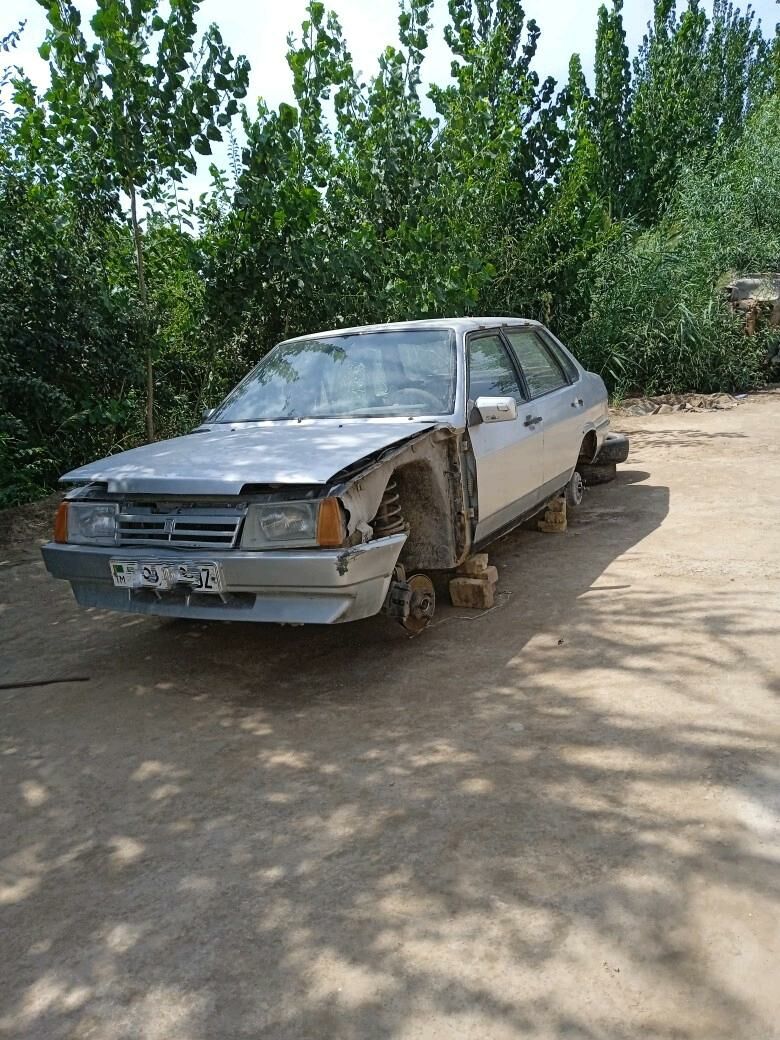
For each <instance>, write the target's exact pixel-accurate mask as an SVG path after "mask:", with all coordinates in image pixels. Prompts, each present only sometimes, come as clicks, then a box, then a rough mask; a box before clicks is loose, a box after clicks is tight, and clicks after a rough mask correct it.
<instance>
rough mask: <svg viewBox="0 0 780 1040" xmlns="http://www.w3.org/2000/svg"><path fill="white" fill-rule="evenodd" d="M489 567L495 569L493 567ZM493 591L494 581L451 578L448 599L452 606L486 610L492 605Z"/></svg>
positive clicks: (494, 589)
mask: <svg viewBox="0 0 780 1040" xmlns="http://www.w3.org/2000/svg"><path fill="white" fill-rule="evenodd" d="M489 569H490V570H491V571H495V570H496V568H495V567H491V568H489ZM496 577H498V572H497V571H496ZM495 592H496V583H495V581H487V580H486V579H484V578H453V579H452V580H451V581H450V599H451V600H452V605H453V606H454V607H470V608H472V609H474V610H487V609H489V608H490V607H492V606H493V605H494V602H495Z"/></svg>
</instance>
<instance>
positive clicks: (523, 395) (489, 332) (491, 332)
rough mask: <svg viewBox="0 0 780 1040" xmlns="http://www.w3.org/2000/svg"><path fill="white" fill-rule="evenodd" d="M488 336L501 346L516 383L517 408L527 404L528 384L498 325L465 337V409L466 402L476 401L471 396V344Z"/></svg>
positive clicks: (470, 333) (528, 399) (478, 330)
mask: <svg viewBox="0 0 780 1040" xmlns="http://www.w3.org/2000/svg"><path fill="white" fill-rule="evenodd" d="M488 336H490V337H493V338H496V339H498V341H499V343H500V344H501V346H502V347H503V349H504V354H505V356H506V359H507V361H508V362H509V367H510V369H511V370H512V372H513V373H514V376H515V382H516V383H517V390H518V393H519V394H520V400H519V401H517V405H518V407H519V406H520V405H521V404H528V402H529V401H530V397H529V396H528V384H527V383H526V381H525V376H524V375H523V373H522V371H521V370H520V367H519V366H518V364H517V360H516V358H515V356H514V353H513V352H512V349H511V347H510V346H509V342H508V340H507V338H506V336H505V335H504V334H503V327H502V326H500V325H497V326H495V327H494V328H492V329H477V330H476V331H475V332H469V333H467V335H466V403H467V407H468V402H471V403H472V404H473V402H474V401H476V398H475V397H472V396H471V344H472V343H474V342H476V341H477V340H479V339H486V338H487V337H488ZM506 396H510V395H506Z"/></svg>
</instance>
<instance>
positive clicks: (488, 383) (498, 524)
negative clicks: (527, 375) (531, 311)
mask: <svg viewBox="0 0 780 1040" xmlns="http://www.w3.org/2000/svg"><path fill="white" fill-rule="evenodd" d="M467 353H468V366H469V391H468V397H469V400H470V401H471V402H474V401H476V399H477V398H478V397H514V399H515V400H516V401H517V418H516V419H511V420H508V421H506V422H492V423H485V422H481V423H477V424H475V425H474V426H470V428H469V437H470V438H471V445H472V447H473V449H474V458H475V460H476V470H477V503H478V506H477V508H478V518H477V528H476V532H475V540H476V541H478V542H479V541H482V540H483V539H484V538H486V537H488V536H489V535H491V534H493V533H494V532H496V531H498V530H500V528H502V527H504V526H505V525H506V524H508V523H510V522H511V521H512V520H513V519H514V518H515V517H517V516H518V515H519V514H521V513H524V512H526V510H528V509H530V508H531V507H532V506H533V505H535V504H536V502H537V501H538V500H539V495H540V488H541V485H542V482H543V479H542V434H541V430H540V428H539V426H540V424H537V423H535V422H534V423H529V420H530V419H531V418H533V417H532V416H531V415H530V413H529V406H528V404H527V402H526V400H525V395H524V393H523V391H522V390H521V388H520V381H519V378H518V374H517V370H516V368H515V365H514V363H513V361H512V359H511V357H510V355H509V352H508V351H507V349H506V347H505V345H504V341H503V339H502V338H501V335H500V334H499V332H498V331H496V332H492V333H479V334H477V335H474V336H470V337H469V339H468V341H467ZM527 423H528V425H527Z"/></svg>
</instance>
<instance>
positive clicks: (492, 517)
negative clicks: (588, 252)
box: [43, 318, 609, 625]
mask: <svg viewBox="0 0 780 1040" xmlns="http://www.w3.org/2000/svg"><path fill="white" fill-rule="evenodd" d="M608 426H609V419H608V415H607V394H606V390H605V388H604V384H603V382H602V380H601V379H600V377H599V376H597V375H595V374H593V373H590V372H587V371H585V369H583V367H582V366H581V365H580V364H579V363H578V362H577V361H576V359H575V358H574V357H573V356H572V355H571V354H570V353H569V352H568V351H567V350H566V348H565V347H564V346H563V345H562V344H561V343H560V342H559V341H558V340H557V339H556V338H555V337H554V336H553V335H552V334H551V333H550V332H549V331H548V330H547V329H545V328H544V327H543V326H541V325H539V324H538V323H536V322H532V321H525V320H520V319H510V318H468V319H466V318H461V319H452V320H445V319H439V320H436V321H418V322H404V323H395V324H386V325H376V326H366V327H361V328H356V329H344V330H338V331H335V332H324V333H317V334H314V335H311V336H305V337H300V338H298V339H294V340H288V341H286V342H284V343H281V344H279V345H278V346H277V347H275V348H274V350H273V351H271V352H270V353H269V354H268V355H267V356H266V357H265V358H264V359H263V360H262V361H261V362H260V364H259V365H258V366H257V368H256V369H254V370H253V371H252V372H251V373H250V374H249V375H248V376H247V377H246V378H245V379H244V380H243V381H242V382H241V383H240V384H239V385H238V387H236V389H235V390H234V391H233V392H232V393H231V394H230V395H228V397H227V398H226V400H225V401H224V402H223V403H222V404H221V405H220V406H219V407H218V408H217V409H215V410H214V411H213V412H212V413H209V415H208V416H207V417H206V418H205V420H204V422H203V424H202V425H200V426H199V427H198V428H197V429H195V430H194V431H193V432H192V433H190V434H188V435H186V436H183V437H178V438H175V439H172V440H168V441H161V442H158V443H153V444H147V445H145V446H143V447H140V448H135V449H132V450H130V451H127V452H123V453H121V454H118V455H115V456H111V457H109V458H106V459H102V460H99V461H97V462H93V463H90V464H89V465H86V466H82V467H81V468H79V469H75V470H73V471H72V472H70V473H67V474H65V476H64V477H63V478H62V481H63V482H64V483H66V484H69V485H72V489H71V490H70V491H69V492H68V494H67V495H66V499H65V501H64V503H63V505H62V506H61V507H60V512H59V514H58V517H57V523H56V527H55V540H54V541H53V542H51V543H49V544H48V545H46V546H45V547H44V548H43V556H44V559H45V562H46V566H47V568H48V569H49V571H50V572H51V574H53V575H54V576H55V577H59V578H64V579H67V580H68V581H70V582H71V585H72V588H73V592H74V594H75V597H76V600H77V601H78V603H80V604H81V605H83V606H86V607H99V608H110V609H115V610H122V611H130V612H138V613H148V614H157V615H163V616H179V617H190V618H207V619H215V620H216V619H225V620H242V621H244V620H245V621H272V622H282V623H293V624H301V623H334V622H342V621H352V620H355V619H358V618H365V617H369V616H371V615H373V614H376V613H378V612H379V611H381V610H382V609H384V610H385V611H387V612H388V613H390V614H391V615H394V616H396V617H398V618H399V619H400V620H402V621H403V622H404V623H407V624H409V625H412V624H418V625H419V624H424V623H425V622H426V621H427V620H428V619H429V615H430V613H431V612H432V609H433V608H432V603H431V596H432V587H431V591H430V594H429V593H428V589H429V586H430V580H429V577H426V578H423V577H419V580H417V577H415V578H412V577H408V576H411V575H415V576H422V575H430V574H431V572H446V571H450V570H452V569H453V568H455V567H457V566H458V565H459V564H460V563H462V562H463V561H464V560H466V559H467V557H468V556H469V555H470V554H472V553H473V552H474V551H475V550H476V549H478V548H480V547H482V546H484V545H486V544H487V543H488V542H490V541H491V540H493V539H494V538H496V537H498V536H499V535H501V534H503V533H505V532H507V531H508V530H510V529H511V528H512V527H514V526H516V525H517V524H519V523H520V522H522V521H523V520H524V519H526V518H527V517H528V516H531V515H533V514H534V513H535V512H537V511H538V510H539V509H540V508H542V507H543V506H544V505H545V503H546V502H548V501H549V500H550V499H551V498H552V497H554V496H556V495H557V494H559V493H560V492H561V490H562V489H564V488H566V486H567V485H568V484H569V483H570V481H571V480H572V479H573V475H574V474H575V473H576V468H577V465H578V462H585V463H587V462H592V461H593V460H594V459H596V457H597V455H598V453H599V450H600V448H601V446H602V443H603V442H604V438H605V436H606V433H607V428H608ZM426 582H427V584H426ZM415 617H416V621H415Z"/></svg>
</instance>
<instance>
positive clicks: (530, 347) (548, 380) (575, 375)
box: [504, 327, 583, 492]
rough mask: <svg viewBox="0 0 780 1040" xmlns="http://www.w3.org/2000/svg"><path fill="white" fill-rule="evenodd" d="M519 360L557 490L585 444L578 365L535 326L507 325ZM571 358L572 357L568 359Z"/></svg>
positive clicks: (548, 478) (549, 480) (546, 469)
mask: <svg viewBox="0 0 780 1040" xmlns="http://www.w3.org/2000/svg"><path fill="white" fill-rule="evenodd" d="M504 335H505V336H506V338H507V341H508V342H509V345H510V347H511V348H512V353H513V355H514V358H515V361H516V363H517V364H518V365H519V366H520V369H521V371H522V373H523V378H524V380H525V385H526V388H527V390H528V395H529V398H530V407H531V410H532V411H533V413H534V416H535V417H541V420H542V421H541V423H540V424H539V426H540V429H541V430H542V436H543V440H544V449H543V453H544V466H543V473H544V480H543V482H544V484H545V485H546V486H547V487H546V489H547V491H548V492H549V491H550V490H555V488H554V486H553V485H555V484H560V485H563V484H564V483H565V482H566V480H567V479H568V477H569V476H570V475H571V472H572V470H573V469H574V466H575V465H576V462H577V457H578V455H579V451H580V446H581V444H582V436H583V434H582V424H583V400H582V394H581V393H580V392H579V389H578V382H579V372H578V371H577V368H576V366H574V365H573V364H571V362H569V364H568V366H565V365H564V360H563V359H562V358H559V357H558V355H557V354H554V353H553V351H552V349H551V347H550V345H549V344H548V343H546V342H545V341H544V340H543V338H542V336H541V335H539V333H537V332H536V331H535V330H534V329H533V328H519V329H518V328H512V327H507V328H505V329H504ZM566 360H567V361H568V359H566Z"/></svg>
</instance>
